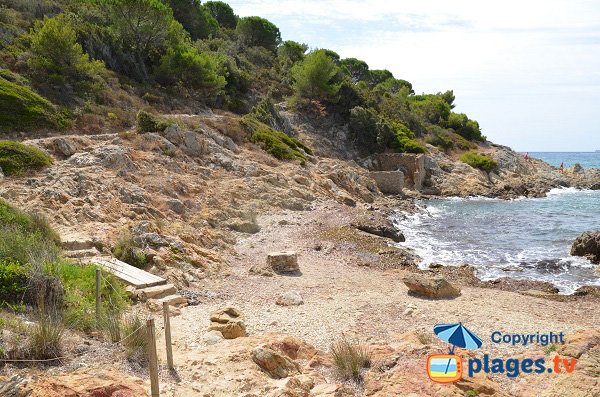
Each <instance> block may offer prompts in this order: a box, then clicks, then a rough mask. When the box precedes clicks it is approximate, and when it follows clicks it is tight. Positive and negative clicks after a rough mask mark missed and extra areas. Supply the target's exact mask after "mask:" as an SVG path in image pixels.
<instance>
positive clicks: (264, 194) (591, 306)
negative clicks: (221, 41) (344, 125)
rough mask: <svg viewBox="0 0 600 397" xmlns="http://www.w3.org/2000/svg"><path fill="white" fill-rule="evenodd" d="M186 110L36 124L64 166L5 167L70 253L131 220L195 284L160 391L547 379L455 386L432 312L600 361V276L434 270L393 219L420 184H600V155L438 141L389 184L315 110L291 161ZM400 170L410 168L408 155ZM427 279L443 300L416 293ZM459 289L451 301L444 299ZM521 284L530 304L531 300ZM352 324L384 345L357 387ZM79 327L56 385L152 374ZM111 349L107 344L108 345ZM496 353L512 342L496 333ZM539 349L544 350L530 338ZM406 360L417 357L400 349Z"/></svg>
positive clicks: (104, 249) (523, 388)
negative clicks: (93, 376) (442, 362)
mask: <svg viewBox="0 0 600 397" xmlns="http://www.w3.org/2000/svg"><path fill="white" fill-rule="evenodd" d="M185 121H186V123H189V124H190V125H191V126H190V127H187V128H184V127H173V128H170V129H167V130H165V131H163V132H161V133H146V134H143V135H140V134H135V133H133V132H131V131H126V132H123V133H121V134H104V135H95V136H80V135H70V136H59V137H47V138H41V139H35V140H30V141H28V143H30V144H33V145H36V146H38V147H40V148H42V149H44V150H46V151H47V152H49V153H50V154H51V155H52V156H53V158H54V164H53V165H52V167H50V168H49V169H47V170H44V171H41V172H39V173H36V174H32V175H25V176H20V177H5V178H3V179H2V180H1V183H0V196H1V197H3V198H5V199H7V200H8V201H10V202H11V203H12V204H14V205H16V206H18V207H20V208H24V209H32V210H33V209H35V210H36V211H38V212H41V213H42V214H44V215H46V216H47V217H48V218H49V220H50V222H51V224H52V225H54V226H55V227H56V228H57V229H58V230H59V231H60V233H61V237H62V239H63V244H64V246H65V251H66V252H65V253H66V254H67V255H72V256H71V257H72V258H74V260H80V261H84V260H85V259H86V257H85V255H87V254H88V252H93V253H94V255H97V254H104V255H110V254H111V248H112V247H113V246H114V244H115V242H116V241H117V240H118V239H119V238H120V236H122V235H123V234H128V235H129V236H130V237H131V239H132V241H133V242H134V243H136V244H137V245H138V247H137V249H139V250H140V251H141V252H142V253H143V254H144V256H145V257H146V258H147V259H148V264H147V268H146V269H147V270H148V271H149V272H151V273H154V274H157V275H160V276H162V277H164V278H166V279H167V280H168V281H169V282H170V283H172V284H173V285H174V286H175V288H176V289H177V290H178V293H179V294H181V295H182V296H184V297H186V298H187V301H188V304H189V306H186V305H182V306H184V307H182V308H180V309H176V310H174V313H175V314H176V317H174V318H173V325H174V334H173V338H174V340H175V341H176V343H175V350H176V351H175V355H176V356H177V357H180V361H178V365H179V367H178V374H179V376H180V379H179V380H177V379H174V378H172V377H171V376H170V375H166V374H165V375H161V376H162V379H161V380H162V382H163V384H164V388H163V392H162V394H161V395H162V396H169V397H171V396H177V397H184V396H197V395H207V396H215V397H217V396H231V395H238V394H239V395H247V396H269V397H271V396H273V397H281V396H286V397H309V396H320V397H334V396H336V397H343V396H348V397H350V396H354V395H367V396H375V397H384V396H388V395H397V394H398V393H400V392H402V393H404V394H406V393H408V394H410V393H413V394H414V395H432V396H433V395H435V396H438V395H447V396H458V395H464V394H465V393H466V392H467V391H469V390H479V393H480V395H508V394H515V393H520V394H519V395H524V396H533V395H536V394H535V392H534V391H533V390H536V389H535V388H533V386H534V385H535V384H536V382H534V381H532V382H531V383H528V384H520V385H512V384H510V385H506V384H505V381H504V379H502V378H493V377H487V376H484V377H477V378H473V379H467V380H465V381H463V382H460V383H457V384H456V385H454V386H451V387H448V388H441V387H440V386H439V385H436V384H433V383H431V382H429V381H428V380H427V378H426V375H425V373H424V371H423V368H422V367H423V366H422V360H423V358H424V357H426V356H427V355H428V354H432V353H435V352H438V353H439V352H440V351H444V349H445V347H444V346H443V345H442V344H441V343H439V342H435V341H434V340H433V339H432V337H431V327H432V326H433V324H436V323H439V322H444V321H453V322H455V321H456V322H458V321H465V322H468V323H469V324H472V326H473V328H474V329H475V332H478V333H482V334H483V333H486V332H488V331H489V330H490V329H493V328H494V327H497V326H498V324H499V323H502V324H507V325H506V327H507V328H509V329H510V330H512V331H513V332H524V331H526V330H529V329H531V327H532V326H535V327H537V328H538V329H549V328H553V327H558V328H561V329H562V330H564V331H565V332H568V333H570V334H573V335H576V336H574V338H575V339H576V340H575V341H574V342H572V343H573V344H574V345H577V343H579V342H577V341H578V340H579V339H577V338H580V339H584V340H585V341H588V342H589V341H591V342H590V343H587V344H586V345H585V346H586V348H585V349H583V350H584V353H582V354H583V356H584V357H587V358H586V359H588V360H589V361H590V363H589V366H590V368H592V367H593V366H594V365H600V357H599V356H598V355H597V354H596V353H597V350H598V349H600V343H597V342H595V341H596V339H594V338H596V334H593V332H592V331H589V330H594V329H596V330H597V329H598V328H600V323H598V321H599V320H598V319H599V318H600V316H589V314H590V313H594V312H595V311H596V312H597V307H598V301H600V293H599V291H598V289H597V288H592V287H586V288H582V289H580V291H578V293H576V294H573V295H569V296H565V295H560V294H558V293H557V291H556V289H555V288H553V287H552V286H551V285H549V284H547V283H543V282H535V281H522V280H517V279H513V278H502V279H498V280H495V281H493V282H481V281H480V280H478V279H477V278H476V276H475V269H474V268H473V267H471V266H457V267H450V266H441V267H438V266H433V267H432V268H430V269H427V270H420V269H419V268H418V263H419V262H420V260H419V258H417V257H416V255H415V254H414V252H411V250H409V249H406V248H402V247H400V246H398V245H397V244H396V242H398V241H402V240H403V239H404V237H403V236H402V235H401V234H400V233H399V232H398V230H396V229H395V228H394V226H393V224H392V223H391V222H390V215H392V214H393V213H394V212H395V211H404V212H407V213H414V212H416V211H419V207H418V206H417V205H416V204H415V200H417V199H420V198H427V197H433V196H435V197H448V196H460V197H466V196H473V195H483V196H489V197H499V198H506V199H510V198H515V197H518V196H531V197H538V196H541V195H543V194H545V193H546V192H547V191H549V190H550V189H552V188H554V187H560V186H572V187H582V188H584V187H585V188H588V187H591V186H593V185H594V184H595V183H599V182H600V171H598V170H586V171H585V172H580V171H577V170H567V171H565V172H564V173H560V172H559V171H558V170H556V169H554V168H552V167H550V166H549V165H547V164H545V163H542V162H539V161H538V160H533V159H530V160H525V159H523V156H521V155H520V154H518V153H515V152H513V151H511V150H509V149H507V148H503V147H500V146H494V145H491V144H490V145H486V146H483V147H482V148H481V151H483V152H486V153H488V154H489V156H491V157H493V158H494V159H496V161H497V162H498V164H499V165H498V168H497V169H496V170H494V171H492V172H489V173H486V172H484V171H480V170H477V169H475V168H473V167H470V166H468V165H466V164H464V163H462V162H460V161H458V160H457V159H456V156H455V155H454V154H452V153H450V154H445V153H442V152H440V151H439V150H437V149H436V148H434V147H429V150H430V153H429V154H428V155H427V156H425V157H421V158H420V160H418V159H417V156H414V157H413V158H411V159H410V160H411V162H412V163H414V164H417V163H418V162H419V161H422V164H423V168H422V171H423V172H420V171H421V170H420V169H417V168H415V169H414V170H413V171H412V173H411V171H410V170H406V171H407V173H406V175H407V180H406V181H407V183H412V187H413V188H415V187H417V185H419V183H416V181H417V179H418V178H417V177H422V180H421V182H422V183H421V186H420V189H408V188H407V189H403V191H402V194H400V195H396V196H386V195H383V194H382V193H381V191H380V189H378V183H377V181H376V180H374V179H373V178H372V177H371V175H372V172H373V170H371V169H368V168H365V167H364V166H361V165H359V164H358V162H355V161H351V160H346V158H355V157H356V156H355V153H352V152H349V151H347V149H344V150H346V151H345V152H343V153H338V152H339V151H340V150H341V149H339V148H336V147H335V145H331V147H329V146H326V145H325V144H323V143H322V141H323V140H322V139H321V138H322V135H323V134H327V133H328V132H327V131H325V132H323V131H314V126H311V125H309V124H298V123H294V124H293V127H294V129H295V134H296V135H298V136H300V137H302V138H303V139H304V140H305V141H308V142H311V143H312V144H313V146H314V148H315V155H314V156H311V157H310V159H309V161H307V163H306V164H304V165H300V164H297V163H291V162H280V161H277V160H275V159H274V158H272V157H271V156H269V155H267V154H265V153H264V152H262V151H261V150H260V149H259V148H257V147H255V146H253V145H250V144H247V143H242V141H243V140H241V139H239V136H238V135H237V134H242V133H243V132H241V131H240V128H239V123H238V120H237V119H236V118H235V116H233V115H230V114H224V115H209V116H196V117H185ZM334 138H335V137H331V139H332V141H333V140H334ZM342 151H343V150H342ZM331 153H334V154H335V155H332V154H331ZM415 171H416V172H417V173H418V174H417V175H415ZM376 172H377V171H376ZM381 172H388V171H381ZM393 172H396V173H392V174H391V175H392V176H394V175H395V176H397V175H398V173H397V172H398V170H396V171H393ZM402 173H403V174H404V171H402ZM415 183H416V185H415ZM288 251H293V252H294V257H295V258H296V260H297V263H296V265H297V266H298V269H297V270H294V272H291V273H289V272H286V271H284V272H281V268H279V269H277V270H278V271H273V263H272V261H273V260H272V259H271V260H268V259H267V258H268V257H269V255H270V254H274V253H281V252H288ZM288 265H289V263H287V262H285V261H284V263H283V264H282V266H283V267H284V268H286V267H287V266H288ZM294 269H295V268H294ZM288 273H289V274H288ZM415 277H416V278H415ZM407 278H410V280H409V279H407ZM403 280H409V281H410V282H409V284H410V285H413V287H409V286H407V284H406V283H405V282H404V281H403ZM441 280H444V281H441ZM446 283H447V284H446ZM415 285H416V287H415ZM448 285H450V286H451V287H452V288H449V287H448ZM410 288H412V290H411V289H410ZM423 288H425V291H430V292H426V293H428V294H433V295H432V296H433V297H434V298H435V299H433V298H432V297H429V298H427V297H425V298H424V297H421V296H419V295H418V294H419V293H420V292H418V291H423ZM409 290H411V291H413V292H414V291H417V293H416V295H415V294H413V292H411V293H410V294H409ZM431 291H433V292H431ZM458 291H460V294H458ZM448 292H450V295H451V296H448V297H447V299H438V298H439V297H440V296H442V295H445V294H446V293H448ZM426 296H427V295H426ZM524 300H526V301H527V302H529V304H528V305H526V306H524V305H522V302H523V301H524ZM156 306H157V305H156V304H155V302H152V300H148V302H139V303H138V304H136V305H135V310H140V311H142V312H143V313H148V314H154V315H157V314H156V312H155V311H154V310H155V309H156ZM229 308H233V310H229ZM215 313H220V314H219V315H216V314H215ZM228 313H229V314H228ZM231 313H234V314H236V316H232V315H231ZM175 314H174V315H175ZM225 314H227V316H228V317H232V318H233V317H236V318H235V321H242V320H241V319H243V321H244V332H241V329H242V327H241V326H240V327H238V328H236V329H235V331H236V332H234V333H233V334H231V335H234V334H235V335H236V336H239V337H236V338H234V339H223V337H222V336H219V335H217V334H219V333H220V334H221V335H222V332H221V330H222V329H224V328H223V327H222V326H221V325H219V324H221V321H225V320H227V319H225V317H226V316H225ZM237 314H239V316H238V315H237ZM211 319H212V320H214V321H211ZM229 320H231V319H228V321H229ZM238 325H239V324H238ZM211 327H212V329H209V328H211ZM226 333H228V331H226ZM242 334H247V335H248V336H242ZM343 336H347V337H350V338H352V339H355V340H358V341H360V342H361V343H364V344H366V345H367V346H369V349H372V351H373V352H374V357H375V360H376V362H377V365H376V366H374V368H373V369H371V370H369V371H367V373H366V375H365V382H364V385H363V386H361V387H360V388H358V389H357V388H356V387H354V386H352V385H349V384H348V383H347V382H344V381H343V380H341V379H339V378H337V377H336V376H335V373H334V370H333V364H332V362H331V358H330V355H329V353H328V350H329V348H330V345H331V343H332V342H333V341H335V340H338V339H340V338H341V337H343ZM70 337H71V338H72V339H71V342H72V343H70V345H69V346H68V347H67V349H66V351H65V354H69V353H77V354H80V353H81V352H80V350H81V349H83V350H85V352H87V353H86V355H85V356H83V358H82V359H79V360H73V361H70V362H68V363H65V365H63V366H59V367H55V368H54V369H53V370H52V371H51V372H52V376H49V373H46V372H41V376H40V377H38V378H36V379H37V382H45V383H43V385H44V389H41V388H40V390H44V392H47V395H52V394H51V391H52V390H54V391H56V390H60V389H58V388H59V387H60V385H61V384H62V385H63V386H64V385H69V387H71V388H73V387H75V386H74V385H75V384H78V386H77V387H79V388H80V389H81V388H84V387H86V386H85V382H83V383H82V381H81V379H84V378H85V377H86V376H87V377H89V376H90V375H89V374H90V372H89V371H88V372H85V373H79V372H77V373H76V374H75V375H74V377H72V378H69V376H71V374H72V373H74V371H75V369H77V368H80V367H83V366H92V367H94V368H104V369H106V368H108V367H110V368H112V369H113V370H114V371H115V372H116V374H115V373H114V372H110V373H107V374H106V380H107V383H108V386H106V387H109V388H110V387H112V386H114V385H115V384H121V385H128V386H127V387H129V388H130V389H131V390H138V389H139V385H140V384H141V383H142V382H141V381H140V380H139V379H134V380H133V381H131V379H129V380H127V379H126V378H125V377H122V376H121V375H119V373H128V374H132V375H136V376H138V377H144V376H145V375H144V372H143V371H141V370H140V368H132V367H131V365H130V364H129V363H128V362H127V361H126V360H124V359H123V352H120V351H118V349H117V348H115V347H111V348H110V349H109V348H106V347H105V346H104V343H103V342H102V341H100V340H96V339H90V337H89V336H87V335H71V336H70ZM162 337H163V336H162V335H161V336H160V338H162ZM286 338H288V339H286ZM289 338H291V339H289ZM592 342H593V343H592ZM86 343H89V344H91V346H90V345H88V344H86ZM160 343H162V340H161V341H160ZM573 344H571V345H570V346H574V345H573ZM81 346H84V347H83V348H81ZM286 346H287V347H286ZM289 346H293V348H292V349H291V350H290V349H289V348H288V347H289ZM98 347H100V348H101V350H100V351H101V352H102V353H101V354H98V353H96V352H95V348H98ZM565 348H566V347H565ZM102 349H103V350H102ZM538 350H539V349H538ZM290 351H292V352H296V353H290ZM300 351H308V352H310V354H307V355H302V354H300V353H298V352H300ZM489 352H492V353H495V354H504V355H506V354H508V352H506V351H502V350H498V349H496V347H495V346H491V347H490V348H489ZM526 353H532V351H519V354H526ZM533 353H535V354H539V351H533ZM273 357H275V358H276V360H275V362H276V363H285V368H287V371H288V372H287V376H285V377H283V378H281V379H274V377H273V376H272V375H273V373H276V374H278V375H277V377H279V376H280V375H282V374H283V372H279V370H280V368H278V367H275V368H271V367H270V366H271V365H272V364H273V362H271V361H270V358H273ZM401 359H402V360H404V361H405V362H406V363H407V364H406V365H398V362H399V360H401ZM92 363H93V364H92ZM263 367H267V368H271V369H274V370H275V371H276V372H269V371H271V369H269V370H268V371H267V370H264V368H263ZM407 373H408V374H410V376H408V377H407V376H406V374H407ZM31 374H32V371H30V370H28V369H23V368H20V367H15V366H11V365H6V366H4V367H3V368H2V369H1V370H0V384H3V383H2V382H3V379H2V377H5V379H4V380H6V381H7V382H9V381H10V377H11V376H12V375H15V376H18V377H19V376H22V377H27V379H29V381H28V382H24V383H23V382H21V381H20V380H19V379H20V378H19V379H13V380H12V383H10V382H9V384H17V386H15V387H21V386H18V385H23V384H27V385H29V386H23V387H22V390H26V388H27V387H30V388H31V387H32V388H34V389H35V387H36V385H40V384H39V383H36V380H35V379H34V380H32V379H31V376H32V375H31ZM38 375H39V374H38ZM132 382H133V383H132ZM92 383H93V382H92ZM92 383H90V384H89V386H90V387H92V386H93V384H92ZM145 386H147V384H145ZM136 387H137V389H136ZM545 387H547V388H548V390H551V391H552V393H555V394H549V395H560V393H561V391H564V390H569V389H567V388H568V387H587V389H590V388H591V387H596V386H593V385H592V383H591V381H590V378H589V374H588V372H586V371H582V373H581V374H580V375H578V376H574V377H572V378H571V379H569V380H567V381H566V382H562V381H561V382H557V381H555V382H554V383H552V384H551V385H545ZM528 388H530V389H528ZM121 389H122V390H125V387H123V388H121ZM121 389H114V390H121ZM587 389H586V390H587ZM0 390H2V389H0ZM515 390H517V391H515ZM599 390H600V389H599ZM56 393H60V392H56ZM136 393H137V391H136ZM357 393H358V394H357ZM16 395H18V394H16ZM57 395H60V394H57ZM124 395H128V394H124ZM135 395H136V396H137V395H139V394H135ZM581 395H583V394H581Z"/></svg>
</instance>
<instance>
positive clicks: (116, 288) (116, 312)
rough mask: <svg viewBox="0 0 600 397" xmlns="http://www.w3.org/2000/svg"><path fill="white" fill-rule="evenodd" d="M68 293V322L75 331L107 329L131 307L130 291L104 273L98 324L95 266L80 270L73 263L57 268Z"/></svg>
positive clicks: (86, 266) (66, 297)
mask: <svg viewBox="0 0 600 397" xmlns="http://www.w3.org/2000/svg"><path fill="white" fill-rule="evenodd" d="M56 272H57V273H58V275H59V277H60V279H61V281H62V284H63V287H64V289H65V321H66V323H67V324H68V325H69V326H70V327H73V328H76V329H80V330H82V331H90V330H92V329H94V328H98V327H102V326H104V328H105V329H107V327H108V326H110V324H111V322H113V321H114V319H115V318H119V317H120V314H121V313H122V312H123V310H124V309H125V308H126V307H127V306H128V304H129V298H128V297H127V290H126V288H125V286H124V285H123V283H121V282H120V281H119V280H117V279H116V278H115V277H114V276H113V275H112V274H110V273H108V272H104V271H103V272H102V282H101V284H100V294H101V299H102V306H101V321H102V323H101V324H96V266H94V265H85V266H78V265H74V264H72V263H70V262H62V263H58V264H57V265H56Z"/></svg>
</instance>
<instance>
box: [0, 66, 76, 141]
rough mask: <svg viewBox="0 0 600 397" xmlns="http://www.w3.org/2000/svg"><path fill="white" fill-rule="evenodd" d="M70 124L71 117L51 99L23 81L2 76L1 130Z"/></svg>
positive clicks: (0, 79)
mask: <svg viewBox="0 0 600 397" xmlns="http://www.w3.org/2000/svg"><path fill="white" fill-rule="evenodd" d="M0 71H4V69H0ZM69 124H70V120H69V117H68V116H67V115H66V114H65V113H63V112H61V111H59V110H58V108H57V107H56V106H54V105H53V104H52V103H51V102H50V101H48V100H47V99H45V98H43V97H41V96H40V95H38V94H37V93H35V92H34V91H33V90H31V89H30V88H29V87H27V86H25V85H23V84H22V82H21V83H20V82H11V81H9V80H7V79H5V78H3V77H2V76H0V131H9V130H17V131H18V130H21V131H33V130H37V129H41V128H58V129H62V128H66V127H67V126H68V125H69Z"/></svg>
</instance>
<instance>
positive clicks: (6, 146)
mask: <svg viewBox="0 0 600 397" xmlns="http://www.w3.org/2000/svg"><path fill="white" fill-rule="evenodd" d="M51 164H52V158H51V157H50V156H49V155H48V154H46V153H45V152H44V151H42V150H40V149H38V148H36V147H33V146H29V145H25V144H22V143H19V142H13V141H0V170H2V173H4V175H7V176H10V175H17V174H22V173H24V172H26V171H32V170H39V169H42V168H45V167H48V166H50V165H51Z"/></svg>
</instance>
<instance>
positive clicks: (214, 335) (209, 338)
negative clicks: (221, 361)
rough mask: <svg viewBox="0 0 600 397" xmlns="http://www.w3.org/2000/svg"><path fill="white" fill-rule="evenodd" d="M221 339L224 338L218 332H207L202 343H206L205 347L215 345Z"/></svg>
mask: <svg viewBox="0 0 600 397" xmlns="http://www.w3.org/2000/svg"><path fill="white" fill-rule="evenodd" d="M223 339H225V338H223V334H221V333H220V332H219V331H209V332H207V333H206V334H205V335H204V342H206V344H207V345H216V344H217V343H219V342H221V341H222V340H223Z"/></svg>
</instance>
